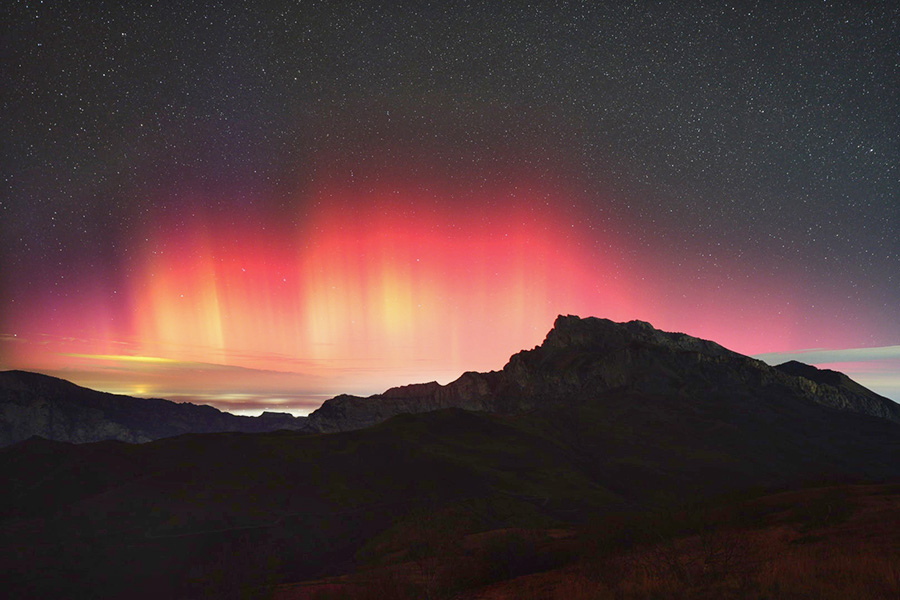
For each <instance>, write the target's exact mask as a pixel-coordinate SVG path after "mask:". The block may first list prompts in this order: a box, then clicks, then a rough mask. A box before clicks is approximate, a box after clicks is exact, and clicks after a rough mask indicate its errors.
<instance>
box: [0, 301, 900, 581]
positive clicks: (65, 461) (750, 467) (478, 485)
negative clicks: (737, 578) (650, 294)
mask: <svg viewBox="0 0 900 600" xmlns="http://www.w3.org/2000/svg"><path fill="white" fill-rule="evenodd" d="M832 373H833V372H825V371H819V370H817V369H815V368H814V367H808V366H806V365H800V366H799V367H798V366H797V364H792V363H788V364H787V365H782V366H781V367H778V368H772V367H768V366H766V365H765V364H763V363H761V362H759V361H756V360H753V359H750V358H747V357H745V356H742V355H739V354H736V353H733V352H730V351H728V350H726V349H724V348H722V347H721V346H719V345H717V344H715V343H713V342H708V341H704V340H699V339H696V338H691V337H689V336H685V335H682V334H669V333H665V332H661V331H658V330H655V329H653V328H652V327H650V326H649V325H648V324H646V323H641V322H637V321H633V322H631V323H625V324H619V323H613V322H610V321H605V320H602V319H579V318H577V317H560V318H559V319H558V320H557V322H556V323H555V325H554V329H553V330H552V331H551V332H550V333H549V334H548V336H547V339H546V340H545V342H544V343H543V344H542V345H541V346H539V347H537V348H535V349H533V350H529V351H523V352H520V353H518V354H516V355H514V356H513V357H512V358H511V359H510V362H509V363H508V364H507V365H506V366H505V367H504V368H503V370H502V371H498V372H491V373H485V374H479V373H467V374H465V375H463V376H462V377H461V378H460V379H459V380H457V381H456V382H454V383H451V384H449V385H447V386H439V385H437V384H421V385H416V386H408V387H405V388H396V389H394V390H389V391H388V392H386V393H385V394H383V395H380V396H373V397H371V398H368V399H361V398H353V397H349V396H339V397H338V398H335V399H333V400H330V401H328V402H326V403H325V405H323V407H322V408H321V409H319V410H318V411H316V412H315V413H313V414H312V415H310V417H309V418H308V419H306V420H305V421H304V422H303V423H304V424H303V427H302V430H301V431H276V432H266V433H253V434H250V433H234V432H232V433H206V434H187V435H181V436H178V437H172V438H167V439H160V440H157V441H153V442H149V443H145V444H137V445H136V444H128V443H123V442H121V441H104V442H98V443H90V444H80V445H76V444H71V443H64V442H57V441H49V440H45V439H40V438H33V439H29V440H27V441H25V442H21V443H18V444H15V445H13V446H10V447H7V448H4V449H2V450H0V474H2V477H3V481H5V482H7V488H6V492H5V493H4V495H3V497H2V500H0V506H2V508H0V514H2V515H3V518H2V522H0V532H2V540H3V542H2V547H0V568H2V569H3V572H4V573H6V574H7V576H6V579H7V582H6V586H7V589H8V590H10V592H12V595H13V596H14V597H36V598H37V597H40V598H49V597H96V598H99V597H129V598H136V597H137V598H140V597H146V598H151V597H152V598H160V597H182V598H200V597H236V598H237V597H271V596H275V597H282V598H311V597H317V596H316V594H318V597H321V598H325V597H328V598H337V597H391V596H394V597H398V598H402V597H410V598H412V597H447V598H449V597H471V598H475V597H485V598H487V597H491V598H495V597H496V598H500V597H528V596H527V594H526V593H525V592H523V591H522V590H521V589H520V590H519V591H518V592H515V591H514V590H516V589H518V588H516V587H515V586H517V585H520V584H521V585H525V584H523V583H522V579H521V578H522V577H524V576H529V577H538V576H537V575H535V574H536V573H544V574H545V575H543V577H544V578H545V580H542V581H543V583H542V584H541V585H544V586H545V588H541V589H545V591H546V590H551V591H552V594H556V593H557V592H559V593H560V594H562V595H563V596H565V597H567V598H588V597H654V595H656V597H662V596H672V595H678V594H682V595H683V594H687V595H689V596H691V597H694V596H697V595H702V594H707V595H708V597H723V596H727V595H729V594H732V595H733V597H770V596H767V594H770V595H771V594H772V593H774V594H775V595H778V594H777V591H776V592H772V590H771V589H770V588H771V585H770V584H771V582H768V583H767V581H769V580H765V579H764V578H762V579H761V577H762V576H754V577H755V578H754V577H750V576H748V577H747V578H744V579H741V584H740V585H737V584H735V585H736V586H737V587H734V589H732V588H728V590H723V589H719V590H718V591H716V589H715V588H714V586H713V587H710V586H708V585H706V584H705V583H704V581H706V580H704V579H703V577H701V575H700V574H697V573H694V571H696V570H697V569H699V571H697V572H698V573H702V572H708V569H706V568H705V567H703V568H701V567H698V566H697V564H700V563H696V561H694V560H693V559H691V558H690V557H691V556H694V555H695V554H696V553H697V552H700V555H702V554H703V552H707V554H709V552H711V551H710V550H709V544H710V543H711V542H709V540H710V539H713V538H715V539H718V537H716V536H713V535H711V533H710V532H713V531H715V532H718V533H721V534H722V535H724V536H726V537H727V536H728V535H731V533H729V532H732V533H733V532H744V533H741V535H744V534H745V533H746V532H748V531H750V532H752V531H757V532H759V531H763V532H764V531H769V530H770V529H771V530H772V531H774V530H775V529H777V528H778V527H781V526H782V525H784V526H785V527H794V530H796V531H797V532H800V533H798V534H797V535H796V536H795V537H798V538H803V536H807V537H809V536H812V537H813V538H815V539H813V540H807V542H803V543H810V544H812V543H814V542H815V543H816V544H820V545H821V544H825V545H826V546H828V544H829V542H828V539H829V538H828V537H822V536H825V534H826V533H827V532H828V530H827V528H828V527H838V526H844V525H842V524H845V523H852V522H854V521H853V518H861V517H858V515H866V514H869V512H866V511H868V510H869V508H866V509H865V510H863V509H862V508H860V507H861V506H863V504H865V502H863V500H859V499H860V498H868V497H869V496H871V495H872V494H874V492H872V493H870V494H869V496H866V494H867V493H868V492H865V490H871V489H878V490H881V491H880V492H878V494H880V495H878V494H875V495H876V496H878V498H882V497H883V498H884V499H885V500H884V502H886V503H887V508H885V507H884V506H882V508H883V509H884V511H886V512H884V514H882V515H881V516H880V517H879V518H877V519H874V520H873V521H872V522H874V523H875V524H874V525H873V524H872V522H870V521H866V523H868V525H866V527H870V528H875V529H876V531H874V533H872V535H869V536H866V540H869V542H871V541H872V540H874V539H878V540H880V539H881V538H886V541H885V540H882V541H879V542H878V543H879V544H881V543H882V542H883V545H885V551H887V552H889V554H888V555H887V559H888V561H889V562H888V563H887V567H886V568H887V571H885V572H886V573H887V575H885V578H886V579H885V581H884V582H882V583H884V585H886V586H887V587H886V588H885V589H886V590H887V593H891V592H892V591H893V589H895V588H891V587H890V586H891V585H892V584H891V581H892V580H891V577H893V575H891V573H893V571H891V569H892V568H893V566H892V565H894V564H897V563H891V562H890V560H891V558H892V557H894V556H895V555H894V554H890V552H894V551H895V550H896V546H895V545H892V544H895V542H896V528H890V529H888V524H889V523H892V522H893V523H896V518H897V511H898V510H900V509H898V508H897V503H896V499H897V497H898V495H900V494H898V491H897V487H896V486H894V487H891V486H890V485H886V484H887V483H890V482H897V481H900V407H898V405H896V404H895V403H893V402H891V401H890V400H888V399H886V398H882V397H881V396H878V395H877V394H874V393H873V392H871V391H869V390H866V389H865V388H863V387H862V386H859V385H858V384H856V383H854V382H852V381H851V380H849V379H848V378H846V376H843V375H841V376H840V377H837V376H836V375H840V374H836V375H832ZM37 377H39V376H37ZM57 381H58V380H57ZM73 387H74V386H73ZM76 389H79V390H82V389H83V388H76ZM113 398H115V397H113ZM110 402H112V400H110ZM195 408H196V407H195ZM220 414H221V413H220ZM136 425H140V423H136ZM329 431H333V432H334V433H317V432H329ZM874 483H879V484H882V485H881V487H878V488H871V487H866V485H868V484H874ZM809 486H827V487H826V488H823V489H824V490H825V491H820V492H803V494H806V495H803V494H800V496H797V498H799V499H795V500H790V498H791V496H785V497H786V498H788V500H784V501H783V502H782V504H780V505H779V506H781V507H782V508H781V509H779V510H782V512H783V511H787V512H788V513H789V515H788V517H785V519H786V520H785V521H784V522H781V521H778V520H777V519H776V516H777V515H776V513H777V511H774V510H773V511H768V509H765V508H759V507H761V506H762V507H765V506H768V505H767V504H766V503H767V502H774V500H770V499H771V498H781V496H772V495H771V494H773V493H776V492H785V491H787V490H801V489H804V488H807V487H809ZM829 490H838V492H831V491H829ZM861 490H862V491H861ZM797 493H800V492H797ZM829 494H832V495H829ZM833 494H838V496H839V497H838V496H833ZM820 496H821V497H824V498H825V500H822V501H819V500H818V498H819V497H820ZM784 502H786V503H787V504H786V505H785V504H784ZM791 502H795V504H796V506H793V505H791ZM817 502H818V504H817ZM866 502H869V501H868V500H866ZM872 502H875V501H872ZM870 504H871V503H870ZM876 504H877V502H876ZM807 505H810V506H812V508H809V507H807ZM784 506H787V508H784ZM865 506H869V505H868V504H865ZM879 506H881V505H879ZM798 507H799V508H798ZM804 507H806V508H804ZM795 508H797V510H794V509H795ZM863 508H865V507H863ZM870 508H871V507H870ZM871 510H875V509H871ZM791 511H794V512H791ZM798 511H799V512H798ZM804 511H806V512H804ZM892 511H893V512H892ZM870 512H871V511H870ZM807 513H809V514H807ZM779 514H780V513H779ZM879 514H881V513H879ZM723 515H724V516H723ZM773 515H776V516H773ZM791 515H793V516H791ZM797 515H799V516H797ZM804 515H806V516H804ZM810 515H811V516H810ZM853 515H857V517H853ZM791 519H794V520H793V521H792V520H791ZM804 519H806V521H804ZM891 519H893V521H892V520H891ZM807 521H808V523H807ZM879 522H881V523H884V527H885V529H884V530H878V525H877V523H879ZM785 523H787V525H785ZM860 527H862V526H860ZM804 528H805V529H804ZM823 531H824V532H825V533H823ZM860 531H861V529H860ZM717 535H718V534H717ZM735 535H737V534H735ZM746 535H749V534H746ZM754 535H755V534H754ZM760 535H762V534H760ZM772 535H773V536H775V537H776V538H777V540H778V541H777V543H779V544H780V543H782V542H783V541H784V539H782V538H778V537H777V535H776V534H774V533H773V534H772ZM828 535H831V534H830V533H828ZM704 536H706V537H704ZM816 536H819V537H816ZM879 536H881V537H879ZM891 536H893V537H891ZM748 539H749V538H748ZM754 539H755V538H754ZM785 539H786V538H785ZM835 539H837V538H835ZM498 540H499V541H498ZM567 540H568V541H567ZM697 540H700V541H697ZM703 540H706V541H703ZM716 543H717V544H718V543H719V542H716ZM784 543H788V542H787V541H784ZM872 543H874V542H872ZM679 544H680V545H679ZM691 544H695V545H696V544H700V550H696V552H695V551H694V550H691V549H690V548H692V547H693V546H691ZM704 544H706V547H707V549H706V550H703V548H702V547H703V546H704ZM753 544H755V542H753V543H750V542H748V543H747V544H744V545H743V546H742V547H744V546H746V547H751V546H752V547H753V548H756V546H754V545H753ZM772 544H776V542H772ZM772 544H769V545H768V546H765V547H766V548H773V547H775V546H773V545H772ZM720 545H721V544H720ZM879 547H881V546H879ZM653 548H661V550H658V551H657V552H656V554H657V555H658V556H659V557H660V558H659V559H658V560H657V563H658V564H657V563H653V564H656V567H654V568H656V572H657V574H656V575H655V576H654V577H655V578H656V579H655V580H654V581H656V582H657V583H658V584H659V586H662V587H659V586H657V588H653V587H652V586H650V587H647V586H648V585H649V584H647V582H646V581H645V582H644V584H641V585H644V587H640V585H638V584H637V583H635V582H634V581H632V580H631V579H628V577H632V578H634V577H638V575H635V574H633V573H632V574H631V575H627V573H631V571H628V570H627V569H625V568H624V567H622V566H621V565H620V566H619V567H613V566H610V565H614V564H615V563H616V561H620V562H622V561H624V563H623V564H625V563H627V564H628V565H631V567H634V566H635V565H641V564H651V563H652V561H651V563H646V561H645V562H641V560H644V559H639V558H637V556H638V555H640V553H641V552H649V553H650V555H651V556H652V555H653V553H654V550H653ZM674 548H678V549H679V550H678V552H676V551H675V550H674ZM685 548H687V549H685ZM791 548H793V546H791ZM891 548H893V550H890V549H891ZM679 552H680V553H681V554H679ZM692 552H693V553H694V554H692ZM635 553H637V554H635ZM667 553H668V554H667ZM640 556H643V555H640ZM629 557H631V558H629ZM679 557H681V558H679ZM707 558H708V557H707ZM648 560H649V559H648ZM698 560H699V559H698ZM735 560H738V559H735ZM747 560H749V559H747ZM754 560H756V559H754ZM798 560H799V559H798ZM679 561H681V562H679ZM682 562H683V563H684V564H683V565H682V564H681V563H682ZM701 562H702V561H701ZM706 562H710V560H707V561H706ZM713 562H714V561H713ZM744 562H746V560H745V561H744ZM695 563H696V564H695ZM653 564H651V566H653ZM754 564H756V563H754ZM592 565H593V566H592ZM604 565H606V566H604ZM679 565H681V566H679ZM576 567H577V568H576ZM897 567H898V568H900V564H897ZM648 568H649V567H648ZM710 568H712V567H710ZM567 569H568V570H567ZM579 569H580V570H579ZM666 569H668V571H667V570H666ZM704 569H706V570H704ZM609 570H613V571H616V572H621V573H623V575H622V577H619V578H618V579H616V580H615V581H613V579H615V578H612V579H610V577H611V576H610V575H609V574H608V573H607V571H609ZM651 570H652V569H651ZM732 571H733V569H732ZM647 572H649V571H647ZM735 572H736V571H735ZM766 572H767V573H768V571H766ZM879 572H880V571H879ZM598 573H599V574H598ZM603 573H607V574H606V575H604V574H603ZM642 573H643V571H642ZM897 573H900V570H898V571H897ZM367 574H368V576H370V578H369V579H366V576H367ZM645 575H646V573H645ZM757 575H758V574H757ZM340 576H343V578H342V579H335V578H336V577H340ZM642 577H643V575H642ZM723 577H724V575H723ZM876 577H877V576H876ZM354 578H355V579H354ZM360 578H362V579H360ZM707 578H708V576H707ZM645 579H646V577H645ZM651 579H652V578H651ZM311 581H318V582H319V583H317V584H312V583H309V582H311ZM366 581H368V583H365V582H366ZM635 581H636V580H635ZM860 581H862V579H860ZM879 581H880V580H879ZM300 582H307V583H303V584H301V583H300ZM360 582H363V583H360ZM498 582H499V583H498ZM503 582H506V583H503ZM571 582H581V583H579V585H583V586H584V590H586V591H584V590H583V591H584V593H583V594H582V595H581V596H579V595H578V594H579V593H582V592H578V591H577V590H573V589H570V590H569V591H566V588H565V585H570V584H571ZM629 582H630V583H629ZM660 582H662V583H660ZM665 582H674V583H673V584H672V585H675V586H676V587H677V590H676V591H675V592H672V590H671V589H670V590H669V592H666V591H665V589H668V588H665V585H668V583H665ZM706 583H708V581H706ZM645 584H646V585H645ZM663 584H665V585H663ZM701 584H703V585H701ZM778 585H782V584H781V583H779V584H778ZM784 585H786V584H784ZM867 585H868V584H867ZM898 585H900V584H898ZM504 586H506V587H504ZM678 586H680V587H678ZM698 586H700V587H698ZM704 586H705V587H704ZM766 586H769V587H768V588H767V587H766ZM851 587H852V586H851ZM664 588H665V589H664ZM672 589H675V588H672ZM479 590H480V591H479ZM504 590H506V591H504ZM560 590H562V591H560ZM603 590H606V591H603ZM642 590H643V591H642ZM648 590H649V591H648ZM653 590H656V591H653ZM660 590H662V591H660ZM679 590H680V591H679ZM766 590H769V591H766ZM551 591H546V594H544V595H540V593H539V592H535V593H538V594H539V595H536V596H532V597H553V596H552V595H550V594H551ZM507 592H508V593H510V594H512V595H509V596H504V595H503V594H506V593H507ZM607 592H608V593H607ZM676 592H677V593H676ZM529 593H530V592H529ZM367 594H368V596H367ZM373 594H374V595H373ZM478 594H486V595H483V596H478ZM592 594H593V595H592ZM660 594H661V595H662V596H660ZM754 594H755V595H754ZM819 595H821V594H819ZM826 595H827V594H826ZM851 595H852V594H851ZM560 597H562V596H560ZM787 597H793V596H790V595H788V596H787ZM872 597H880V596H879V595H877V594H876V595H874V596H872ZM885 597H890V596H885Z"/></svg>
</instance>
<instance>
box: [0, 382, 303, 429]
mask: <svg viewBox="0 0 900 600" xmlns="http://www.w3.org/2000/svg"><path fill="white" fill-rule="evenodd" d="M303 421H304V420H303V419H302V418H296V417H293V416H291V415H289V414H286V413H263V414H262V415H260V416H259V417H244V416H238V415H232V414H230V413H227V412H222V411H220V410H218V409H216V408H213V407H212V406H206V405H196V404H190V403H183V404H182V403H176V402H170V401H168V400H162V399H159V398H132V397H131V396H122V395H118V394H107V393H105V392H98V391H94V390H91V389H88V388H84V387H80V386H77V385H75V384H74V383H71V382H69V381H66V380H64V379H58V378H56V377H50V376H48V375H42V374H39V373H29V372H26V371H2V372H0V446H7V445H9V444H13V443H16V442H20V441H22V440H26V439H28V438H30V437H32V436H41V437H44V438H47V439H51V440H57V441H61V442H74V443H85V442H99V441H103V440H119V441H123V442H130V443H142V442H149V441H151V440H156V439H159V438H163V437H170V436H173V435H180V434H182V433H211V432H216V431H246V432H260V431H274V430H277V429H299V428H301V427H303Z"/></svg>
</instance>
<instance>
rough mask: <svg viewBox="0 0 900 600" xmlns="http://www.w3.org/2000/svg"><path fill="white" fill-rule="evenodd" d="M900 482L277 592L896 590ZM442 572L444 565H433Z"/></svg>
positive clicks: (615, 598)
mask: <svg viewBox="0 0 900 600" xmlns="http://www.w3.org/2000/svg"><path fill="white" fill-rule="evenodd" d="M898 491H900V490H896V489H893V488H887V487H885V488H880V487H879V486H858V487H856V488H852V489H849V490H844V489H841V490H833V489H832V490H813V491H810V490H804V491H801V492H792V493H789V494H782V495H778V496H770V497H766V498H763V499H760V500H759V501H754V502H755V504H757V505H756V506H751V507H750V508H751V509H753V510H751V511H750V512H751V514H754V515H757V516H755V517H753V519H751V520H747V519H745V518H743V517H741V518H738V519H736V520H735V519H728V518H726V519H724V520H722V519H721V518H720V515H719V516H715V517H713V516H710V515H707V514H706V513H703V512H700V513H694V514H693V515H691V514H678V515H676V516H671V515H670V516H669V517H667V518H666V519H663V520H659V519H654V518H649V519H645V520H644V521H642V522H640V523H638V524H637V525H635V524H634V523H632V524H628V523H624V524H623V523H622V522H619V521H611V522H610V523H611V524H610V526H609V527H607V528H605V529H603V528H593V529H589V530H588V531H587V532H586V533H584V534H583V536H582V539H581V540H580V548H581V553H580V555H579V556H578V558H576V559H573V560H570V561H565V564H562V563H560V562H558V561H554V560H550V561H549V562H548V557H552V558H555V557H559V556H565V555H566V553H565V552H562V553H560V552H559V551H558V550H559V546H558V545H556V544H559V543H560V542H566V541H567V538H563V539H560V538H559V536H558V535H554V536H550V535H547V532H544V533H543V534H541V533H540V532H538V531H530V532H523V531H512V530H501V531H496V532H491V533H490V534H480V535H478V536H469V537H468V538H467V539H466V540H464V541H463V542H462V543H459V542H458V543H457V544H456V545H455V547H456V548H457V549H458V550H460V552H461V553H460V554H455V555H443V556H436V555H433V554H432V555H430V556H429V562H428V563H422V564H427V565H429V566H428V567H427V568H424V569H423V568H422V564H419V563H417V562H416V561H410V562H407V563H404V564H395V565H393V567H391V568H390V569H388V568H386V567H383V568H381V570H380V571H379V570H378V569H375V570H372V571H369V572H367V573H366V574H365V575H364V574H363V573H360V574H358V577H354V576H350V581H351V582H352V585H344V586H341V588H340V590H337V589H335V590H332V591H331V593H327V592H326V593H325V594H324V595H320V596H315V595H300V594H279V595H278V596H277V597H278V598H281V599H284V600H288V599H290V600H297V599H300V598H304V599H305V598H315V597H319V598H321V599H322V600H325V599H326V598H328V599H332V598H333V599H337V598H376V597H382V598H389V597H393V598H398V599H401V598H412V597H418V598H435V599H438V598H444V599H447V600H450V599H454V600H507V599H509V600H512V599H515V600H538V599H541V600H543V599H547V600H555V599H557V600H655V599H668V598H673V599H678V598H699V599H710V600H713V599H729V598H732V599H752V600H763V599H775V598H779V599H780V598H787V599H792V598H796V599H800V598H804V599H806V598H817V599H822V600H838V599H840V600H854V599H860V600H862V599H866V600H869V599H879V598H885V599H892V600H896V599H897V598H900V493H898ZM759 515H763V516H759ZM679 519H680V521H679ZM526 533H527V535H525V534H526ZM604 535H605V536H606V537H605V538H604ZM568 540H569V541H570V542H571V543H572V544H576V543H577V542H576V540H575V539H573V538H568ZM550 548H556V550H554V551H553V552H550V551H549V549H550ZM569 556H574V554H571V553H570V554H569ZM432 561H433V562H432ZM420 562H421V561H420ZM404 569H406V570H405V571H404ZM432 572H434V573H435V574H439V576H435V577H433V578H429V577H423V575H427V574H430V573H432ZM404 573H406V574H405V575H404ZM322 591H324V590H322Z"/></svg>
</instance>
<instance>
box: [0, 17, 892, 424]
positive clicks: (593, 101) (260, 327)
mask: <svg viewBox="0 0 900 600" xmlns="http://www.w3.org/2000/svg"><path fill="white" fill-rule="evenodd" d="M120 4H121V5H120ZM0 28H2V38H0V39H2V50H3V80H4V85H3V86H2V88H3V89H2V92H0V94H2V114H0V119H2V125H3V131H4V135H3V137H2V164H0V169H2V176H3V178H2V192H0V368H3V369H7V368H19V369H28V370H34V371H40V372H44V373H48V374H52V375H56V376H60V377H64V378H67V379H70V380H72V381H75V382H76V383H79V384H81V385H86V386H89V387H94V388H96V389H102V390H106V391H113V392H119V393H128V394H133V395H145V396H161V397H166V398H170V399H173V400H186V401H193V402H206V403H210V404H213V405H215V406H217V407H219V408H222V409H225V410H231V411H233V412H242V413H247V414H254V413H258V412H259V411H260V410H262V409H269V410H284V411H291V412H294V413H296V414H304V413H306V412H308V411H309V410H311V409H312V408H315V407H316V406H318V404H320V403H321V402H322V401H323V400H324V399H326V398H329V397H331V396H334V395H336V394H338V393H345V392H346V393H355V394H362V395H368V394H373V393H377V392H380V391H383V390H384V389H385V388H387V387H390V386H393V385H400V384H404V383H412V382H417V381H428V380H438V381H440V382H442V383H446V382H448V381H450V380H452V379H455V378H456V377H457V376H458V375H460V374H461V373H462V372H463V371H466V370H490V369H498V368H500V367H502V365H503V364H504V363H505V361H506V359H507V358H508V357H509V356H510V355H511V354H512V353H514V352H516V351H518V350H520V349H523V348H530V347H533V346H534V345H536V344H538V343H540V342H541V340H542V339H543V337H544V336H545V335H546V332H547V331H548V330H549V329H550V327H551V326H552V323H553V319H554V318H555V316H556V315H557V314H579V315H582V316H588V315H593V316H599V317H606V318H610V319H613V320H617V321H623V320H631V319H640V320H645V321H649V322H651V323H652V324H653V325H654V326H656V327H658V328H661V329H665V330H669V331H683V332H685V333H688V334H691V335H695V336H698V337H704V338H708V339H714V340H716V341H718V342H719V343H721V344H723V345H724V346H726V347H728V348H731V349H733V350H735V351H738V352H742V353H745V354H750V355H757V356H760V357H761V358H763V359H764V360H766V361H768V362H771V363H773V364H774V363H777V362H781V361H782V360H788V359H799V360H803V361H804V362H807V363H811V364H817V365H820V366H825V367H832V368H840V369H841V370H843V371H845V372H847V373H849V374H850V375H851V376H852V377H854V378H855V379H857V380H858V381H860V382H861V383H863V384H865V385H867V386H869V387H871V388H873V389H875V390H876V391H878V392H879V393H881V394H883V395H886V396H888V397H891V398H893V399H895V400H898V401H900V110H898V109H900V8H898V7H897V5H896V3H894V2H823V1H821V0H820V1H818V2H804V1H796V2H687V3H683V2H678V3H675V2H604V3H599V2H598V3H592V2H587V3H578V2H534V3H529V5H528V6H527V7H525V6H524V4H520V3H498V2H489V3H480V2H435V3H428V2H414V3H413V2H387V3H375V2H266V1H258V2H236V1H228V0H225V1H222V2H215V3H203V2H191V3H175V2H173V3H169V2H155V3H154V2H146V3H136V2H129V3H107V2H96V1H92V0H84V1H81V2H52V1H47V2H24V1H19V2H9V3H6V4H5V6H4V8H3V9H2V16H0Z"/></svg>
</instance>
